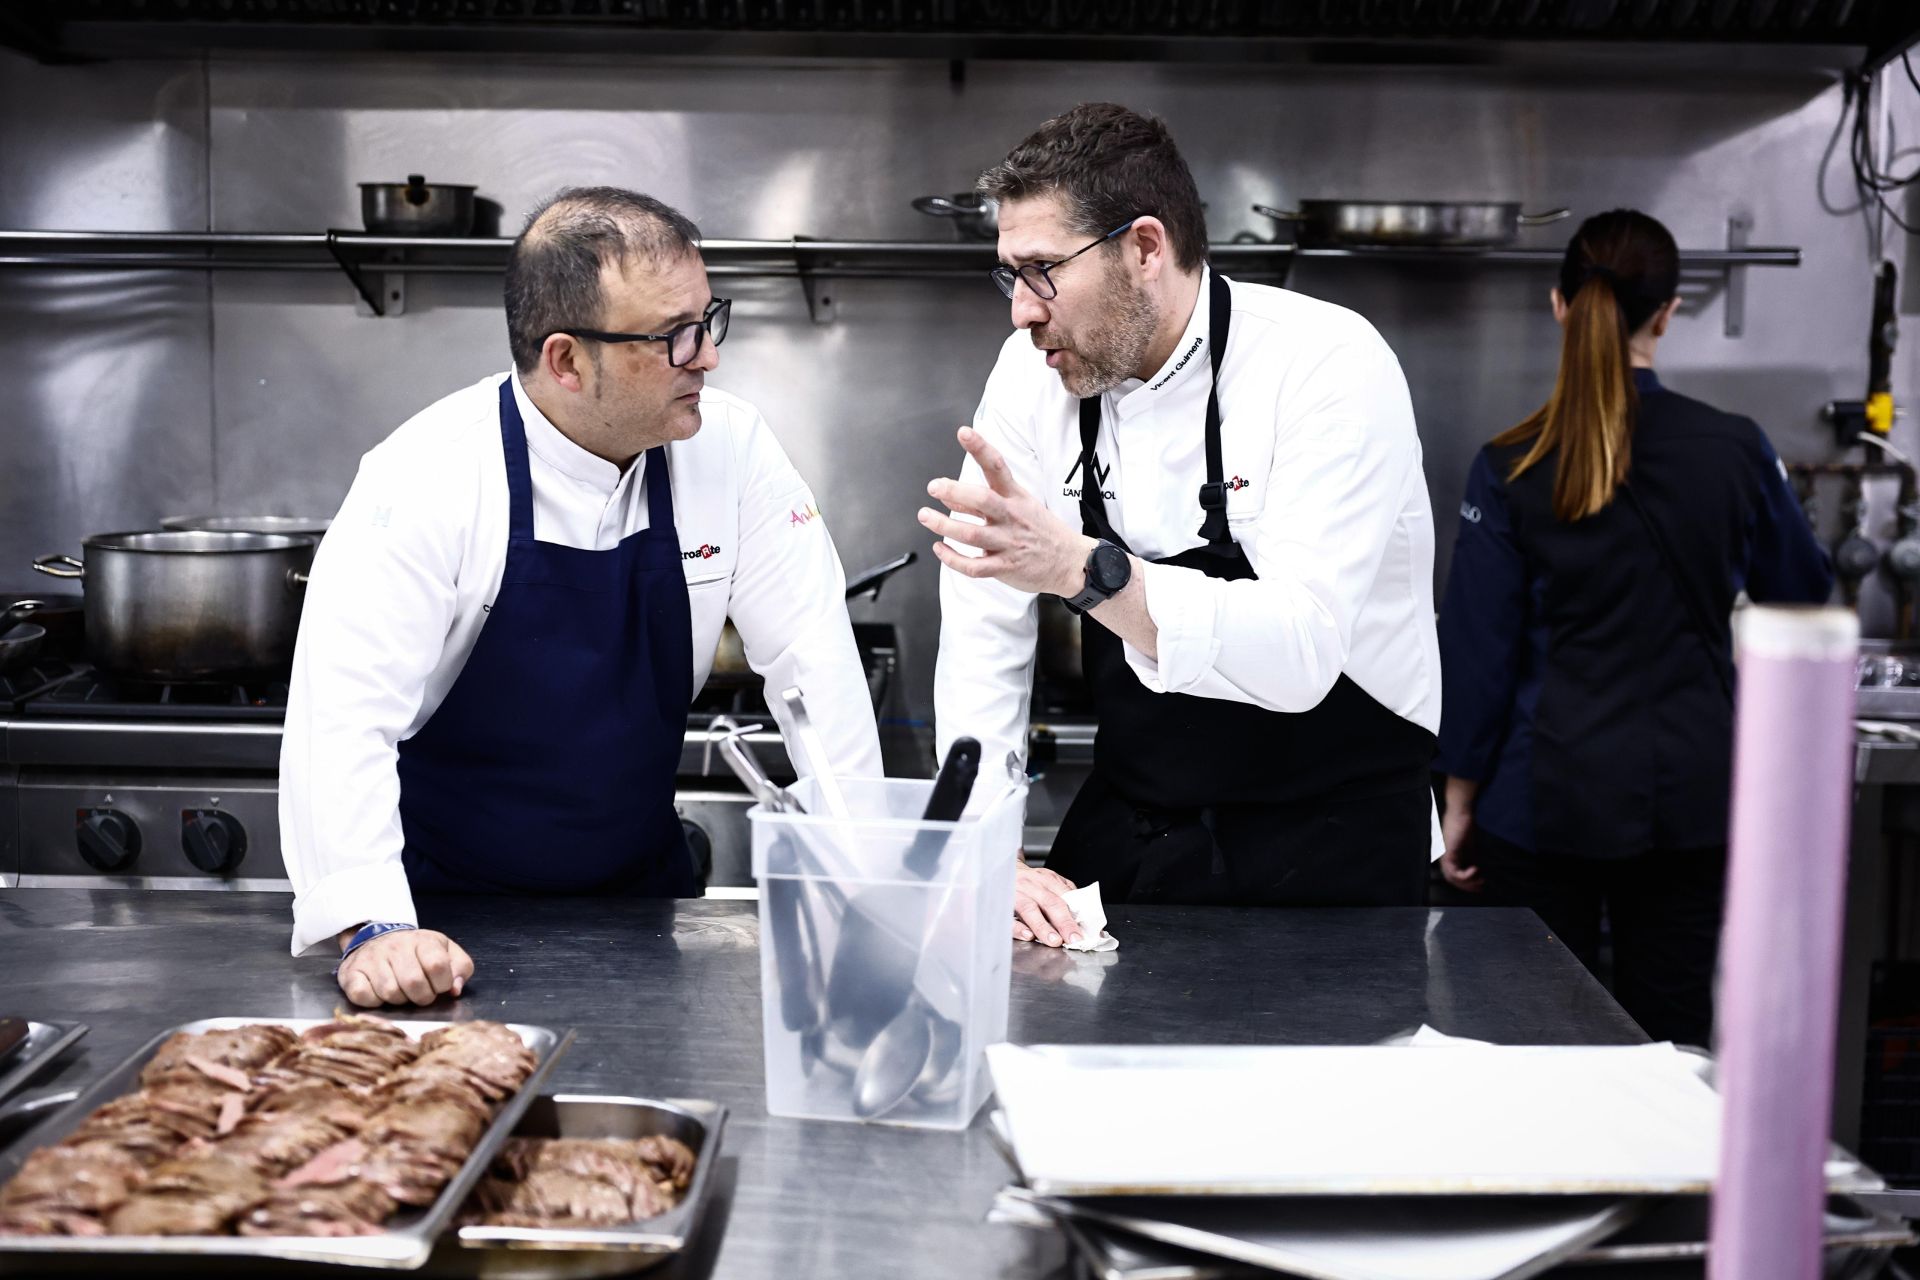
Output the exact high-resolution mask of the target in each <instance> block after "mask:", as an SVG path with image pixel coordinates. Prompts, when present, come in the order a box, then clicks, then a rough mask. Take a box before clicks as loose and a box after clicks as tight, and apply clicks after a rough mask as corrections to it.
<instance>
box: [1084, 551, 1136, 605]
mask: <svg viewBox="0 0 1920 1280" xmlns="http://www.w3.org/2000/svg"><path fill="white" fill-rule="evenodd" d="M1087 575H1088V576H1089V577H1091V578H1092V579H1093V583H1094V585H1095V586H1097V587H1099V588H1100V589H1101V590H1102V591H1106V592H1109V593H1111V592H1114V591H1118V590H1119V589H1120V588H1122V587H1124V586H1126V585H1127V579H1128V578H1130V577H1132V576H1133V566H1132V565H1131V564H1130V563H1128V561H1127V553H1126V552H1124V551H1122V550H1121V549H1120V548H1118V547H1116V546H1114V545H1113V544H1112V543H1111V542H1103V543H1101V544H1100V545H1099V546H1097V547H1095V548H1094V549H1093V563H1092V564H1091V565H1089V566H1088V570H1087Z"/></svg>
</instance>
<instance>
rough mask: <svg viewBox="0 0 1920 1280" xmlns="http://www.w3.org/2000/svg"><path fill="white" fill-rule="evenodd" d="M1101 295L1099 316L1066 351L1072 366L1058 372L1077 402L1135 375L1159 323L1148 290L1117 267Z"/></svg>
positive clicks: (1157, 313)
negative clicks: (1103, 294)
mask: <svg viewBox="0 0 1920 1280" xmlns="http://www.w3.org/2000/svg"><path fill="white" fill-rule="evenodd" d="M1117 267H1118V264H1117V263H1116V264H1115V268H1117ZM1106 295H1107V296H1106V297H1105V298H1104V299H1103V300H1102V306H1101V311H1102V313H1103V318H1102V319H1101V321H1100V322H1099V323H1098V324H1096V325H1095V326H1093V327H1092V328H1091V329H1089V330H1088V331H1087V334H1086V336H1085V337H1084V338H1082V339H1081V340H1080V341H1078V342H1077V343H1075V344H1074V349H1073V350H1072V351H1071V352H1069V353H1068V354H1069V359H1070V360H1071V361H1072V364H1073V366H1074V367H1072V368H1071V369H1069V368H1062V369H1061V370H1060V381H1061V383H1062V384H1063V385H1064V386H1065V387H1066V389H1067V392H1068V394H1070V395H1073V396H1075V397H1077V398H1079V399H1082V400H1085V399H1087V398H1089V397H1091V396H1098V395H1104V394H1106V393H1107V392H1109V391H1111V390H1113V389H1114V388H1115V387H1117V386H1119V385H1120V384H1121V383H1123V382H1125V381H1126V380H1127V379H1128V378H1131V377H1133V376H1134V375H1135V374H1136V373H1137V372H1139V369H1140V361H1141V360H1142V359H1143V358H1144V357H1145V356H1146V353H1147V348H1148V347H1150V346H1151V345H1152V344H1153V333H1154V330H1155V329H1156V328H1157V327H1158V325H1159V322H1160V315H1159V312H1158V311H1157V310H1156V309H1155V307H1154V304H1153V299H1152V298H1151V297H1149V296H1148V294H1147V291H1146V290H1144V289H1142V288H1140V287H1139V286H1137V285H1135V284H1133V283H1132V282H1131V281H1129V280H1127V279H1126V278H1125V277H1124V276H1123V275H1122V274H1121V272H1120V271H1119V270H1118V269H1109V271H1108V272H1107V279H1106Z"/></svg>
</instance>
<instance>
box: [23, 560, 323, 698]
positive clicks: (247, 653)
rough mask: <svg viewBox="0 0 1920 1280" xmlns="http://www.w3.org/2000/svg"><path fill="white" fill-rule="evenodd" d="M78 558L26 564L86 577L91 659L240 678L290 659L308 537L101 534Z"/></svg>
mask: <svg viewBox="0 0 1920 1280" xmlns="http://www.w3.org/2000/svg"><path fill="white" fill-rule="evenodd" d="M81 545H82V547H83V548H84V551H85V560H84V561H82V560H76V559H74V558H73V557H72V556H67V555H47V556H41V557H40V558H39V559H38V560H35V561H34V562H33V567H34V568H35V569H36V570H38V571H39V572H41V573H44V574H48V575H50V576H52V577H55V578H67V579H76V578H77V579H84V580H85V582H86V605H85V612H86V624H87V649H88V652H89V654H90V655H91V657H92V658H93V661H94V664H95V665H96V666H99V667H100V668H101V669H102V670H105V671H108V672H111V673H113V674H115V675H121V676H127V677H131V678H133V679H138V680H158V681H191V680H243V679H248V678H253V677H258V676H271V675H279V674H282V673H284V672H285V671H286V670H287V669H288V668H289V667H291V666H292V664H293V645H294V639H295V637H296V636H297V635H298V633H299V628H300V604H301V600H302V598H303V594H304V589H305V587H306V583H307V570H308V569H309V568H310V567H311V566H312V564H313V549H314V540H313V539H312V538H310V537H293V536H290V535H287V534H276V533H234V532H218V531H207V530H197V531H188V530H167V531H163V532H159V533H103V534H96V535H94V536H93V537H90V538H87V539H86V540H85V541H84V542H83V543H82V544H81Z"/></svg>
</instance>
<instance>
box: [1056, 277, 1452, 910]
mask: <svg viewBox="0 0 1920 1280" xmlns="http://www.w3.org/2000/svg"><path fill="white" fill-rule="evenodd" d="M1208 305H1209V307H1210V321H1211V327H1210V330H1209V333H1210V338H1209V351H1208V354H1209V357H1210V358H1211V360H1212V363H1213V371H1212V372H1213V387H1212V390H1211V391H1210V392H1209V393H1208V396H1207V418H1206V433H1207V434H1206V450H1207V483H1206V484H1205V485H1203V486H1202V487H1201V489H1200V506H1201V508H1202V510H1203V511H1204V512H1205V519H1204V521H1203V522H1202V524H1201V527H1200V534H1201V536H1202V537H1204V538H1205V539H1206V540H1207V541H1206V545H1204V546H1200V547H1194V548H1193V549H1191V550H1188V551H1183V552H1181V553H1180V554H1179V555H1176V556H1172V557H1170V558H1168V559H1165V560H1159V561H1155V563H1157V564H1169V565H1173V566H1175V567H1176V568H1181V569H1198V570H1200V571H1201V572H1202V573H1204V574H1206V575H1207V576H1208V577H1209V578H1223V579H1227V580H1230V581H1237V580H1244V579H1250V578H1254V577H1257V576H1258V575H1257V574H1255V573H1254V571H1253V565H1252V564H1251V563H1250V562H1249V561H1248V560H1247V556H1246V553H1245V552H1244V551H1243V550H1241V548H1240V546H1239V545H1238V544H1237V543H1235V542H1234V540H1233V536H1232V533H1231V530H1230V528H1229V526H1228V523H1227V505H1226V486H1225V484H1224V483H1223V481H1224V478H1225V468H1224V466H1223V464H1222V461H1221V455H1220V364H1221V360H1222V358H1223V356H1224V355H1225V352H1226V347H1227V329H1228V325H1229V323H1230V322H1231V317H1232V306H1231V294H1230V292H1229V290H1228V287H1227V282H1226V280H1225V279H1224V278H1223V277H1221V276H1220V275H1219V274H1218V273H1217V272H1216V273H1214V274H1213V276H1212V288H1211V290H1210V294H1209V299H1208ZM1099 434H1100V398H1099V397H1097V396H1095V397H1092V398H1089V399H1085V400H1082V401H1081V402H1080V467H1081V474H1082V475H1083V476H1089V477H1091V476H1093V475H1094V474H1096V473H1095V469H1094V463H1093V452H1094V446H1095V444H1096V442H1097V441H1098V438H1099ZM1080 515H1081V523H1082V528H1083V530H1084V531H1085V532H1086V533H1087V534H1088V535H1089V536H1091V537H1096V538H1104V539H1106V540H1107V541H1109V542H1112V543H1115V544H1116V545H1118V546H1121V547H1125V546H1126V545H1127V544H1126V542H1125V541H1124V540H1123V539H1122V538H1121V537H1120V535H1119V534H1118V533H1116V532H1114V529H1113V525H1112V524H1111V523H1110V522H1109V521H1108V519H1107V511H1106V503H1105V502H1104V501H1103V500H1102V498H1101V496H1100V488H1099V486H1098V485H1096V484H1093V483H1092V482H1091V481H1089V482H1088V483H1086V484H1084V485H1082V486H1081V491H1080ZM1080 636H1081V656H1082V664H1083V666H1084V668H1085V670H1086V673H1087V684H1088V687H1089V689H1090V690H1091V692H1092V694H1093V706H1094V711H1095V713H1096V714H1097V715H1098V717H1099V721H1100V724H1099V729H1098V731H1097V733H1096V735H1095V738H1094V747H1093V773H1092V776H1091V777H1089V778H1088V780H1087V782H1086V784H1085V785H1083V786H1082V787H1081V789H1080V793H1079V794H1078V795H1077V796H1075V797H1074V801H1073V804H1072V806H1071V807H1070V808H1069V809H1068V810H1067V815H1066V817H1065V818H1064V819H1063V820H1062V821H1061V824H1060V833H1059V835H1058V836H1057V837H1056V838H1055V840H1054V843H1053V848H1052V851H1051V852H1050V853H1049V854H1048V855H1047V866H1048V867H1049V868H1050V869H1052V870H1054V871H1057V872H1059V873H1060V874H1061V875H1063V876H1066V877H1067V878H1068V879H1070V880H1072V881H1074V882H1075V883H1076V884H1087V883H1089V882H1091V881H1094V880H1098V881H1099V882H1100V890H1101V896H1102V897H1103V898H1105V899H1106V900H1108V901H1114V902H1177V903H1210V904H1220V905H1236V906H1392V905H1406V906H1414V905H1421V904H1424V903H1425V902H1426V884H1427V867H1428V862H1429V857H1430V852H1431V844H1430V839H1431V832H1432V827H1431V812H1430V810H1431V805H1432V791H1431V783H1430V779H1429V773H1428V770H1429V768H1430V766H1431V763H1432V760H1433V754H1434V745H1435V742H1434V736H1433V734H1432V733H1430V732H1428V731H1427V730H1426V729H1424V728H1422V727H1420V726H1419V725H1417V724H1414V723H1413V722H1412V721H1410V720H1407V719H1405V718H1403V717H1401V716H1398V715H1395V714H1394V713H1393V712H1391V711H1389V710H1387V709H1386V708H1385V707H1383V706H1381V705H1380V704H1379V703H1378V702H1376V701H1374V699H1373V698H1372V697H1371V696H1369V695H1368V694H1367V693H1366V691H1364V690H1363V689H1361V688H1360V686H1359V685H1357V684H1355V683H1354V682H1353V681H1351V680H1349V679H1348V678H1347V677H1346V676H1345V675H1342V676H1341V677H1340V678H1339V679H1338V680H1337V681H1335V682H1334V686H1333V688H1332V690H1331V691H1329V692H1328V694H1327V696H1326V697H1325V698H1324V699H1323V700H1322V701H1321V702H1320V704H1319V705H1318V706H1316V707H1314V708H1313V709H1312V710H1311V711H1304V712H1300V713H1297V714H1288V713H1283V712H1277V711H1268V710H1266V709H1265V708H1263V707H1256V706H1253V705H1251V704H1249V703H1244V702H1232V701H1227V700H1225V699H1221V698H1202V697H1196V696H1194V695H1192V694H1184V693H1154V692H1152V691H1150V690H1148V689H1147V687H1146V686H1145V685H1143V684H1141V683H1140V680H1139V678H1138V677H1137V676H1135V675H1134V673H1133V669H1132V668H1131V667H1129V666H1128V665H1127V659H1126V654H1125V652H1124V649H1123V646H1122V644H1121V641H1120V638H1119V637H1118V636H1116V635H1114V634H1113V633H1112V632H1111V631H1108V630H1107V629H1106V628H1105V627H1103V626H1100V625H1099V624H1098V623H1097V622H1094V621H1093V620H1092V619H1090V618H1082V619H1081V623H1080Z"/></svg>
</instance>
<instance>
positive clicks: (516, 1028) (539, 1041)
mask: <svg viewBox="0 0 1920 1280" xmlns="http://www.w3.org/2000/svg"><path fill="white" fill-rule="evenodd" d="M329 1021H332V1019H328V1018H272V1017H261V1018H202V1019H200V1020H199V1021H197V1022H186V1023H182V1024H180V1025H179V1026H177V1027H169V1028H167V1029H166V1030H165V1031H162V1032H161V1033H160V1034H159V1035H157V1036H155V1037H154V1038H153V1039H152V1040H150V1041H148V1042H147V1043H146V1044H145V1045H143V1046H141V1047H140V1048H139V1049H138V1050H136V1051H135V1052H134V1053H133V1054H132V1056H130V1057H128V1058H127V1059H126V1061H124V1062H122V1063H120V1065H118V1066H117V1067H115V1068H114V1069H113V1070H112V1071H109V1072H108V1073H107V1074H106V1075H105V1076H103V1077H101V1078H100V1079H99V1080H97V1081H95V1082H94V1084H93V1085H92V1086H91V1087H90V1088H88V1089H87V1090H86V1091H85V1092H83V1093H82V1094H81V1095H80V1096H79V1098H77V1099H75V1100H74V1102H73V1103H72V1104H71V1105H69V1106H68V1107H67V1108H66V1109H65V1110H63V1111H62V1112H61V1113H60V1114H59V1115H57V1116H54V1117H53V1118H51V1119H48V1120H45V1121H42V1122H41V1123H40V1124H39V1125H37V1126H35V1127H34V1129H33V1130H32V1132H31V1133H30V1134H29V1135H28V1136H27V1137H26V1138H24V1139H23V1140H21V1141H20V1142H17V1143H15V1144H14V1145H13V1146H12V1147H11V1148H10V1149H8V1150H6V1151H5V1152H0V1183H5V1182H6V1181H7V1180H8V1179H9V1178H11V1177H13V1175H14V1174H15V1173H18V1172H19V1170H20V1166H21V1165H22V1164H23V1163H24V1162H25V1161H26V1158H27V1156H28V1155H29V1154H31V1153H32V1151H33V1150H34V1149H36V1148H38V1147H42V1146H50V1145H52V1144H54V1143H57V1142H59V1141H60V1140H61V1139H63V1138H65V1137H66V1136H67V1135H68V1134H70V1133H72V1132H73V1131H74V1130H75V1129H78V1128H79V1127H80V1125H81V1123H82V1122H83V1121H85V1120H86V1118H87V1117H88V1116H89V1115H91V1114H92V1113H93V1111H94V1109H95V1108H97V1107H100V1106H102V1105H104V1104H105V1103H108V1102H111V1101H112V1100H113V1099H115V1098H117V1097H120V1096H121V1095H122V1094H126V1093H131V1092H133V1091H134V1090H135V1089H136V1088H138V1086H139V1079H140V1070H141V1068H143V1067H145V1066H146V1065H147V1063H148V1062H149V1061H151V1060H152V1058H153V1055H154V1053H155V1052H156V1051H157V1050H158V1049H159V1048H160V1046H161V1045H162V1044H164V1043H165V1042H166V1040H167V1038H168V1037H169V1036H172V1035H174V1034H175V1033H176V1032H181V1031H189V1032H200V1031H214V1030H225V1029H228V1028H232V1027H244V1026H248V1025H250V1024H260V1023H272V1024H277V1025H279V1026H283V1027H286V1028H288V1029H289V1030H292V1031H294V1032H301V1031H305V1030H306V1029H307V1028H309V1027H316V1026H320V1025H322V1024H324V1023H326V1022H329ZM394 1025H395V1026H397V1027H399V1028H400V1029H401V1030H403V1031H405V1032H406V1033H407V1034H408V1035H411V1036H413V1037H415V1038H416V1039H417V1038H418V1037H420V1036H422V1035H425V1034H426V1033H427V1032H429V1031H434V1030H437V1029H439V1028H441V1027H446V1026H449V1025H452V1024H450V1023H447V1022H423V1021H403V1020H395V1021H394ZM506 1025H507V1027H508V1028H509V1029H510V1030H512V1031H513V1032H514V1033H515V1034H517V1035H518V1036H519V1037H520V1040H521V1042H522V1043H523V1044H525V1045H526V1046H527V1048H529V1049H531V1050H532V1051H533V1054H534V1058H535V1060H536V1061H535V1063H534V1068H533V1074H531V1075H529V1076H528V1077H527V1080H526V1083H525V1084H523V1085H521V1086H520V1091H519V1092H518V1093H516V1094H514V1096H513V1097H511V1098H508V1099H507V1100H506V1101H505V1102H504V1103H502V1104H501V1106H500V1110H499V1111H497V1112H495V1113H494V1117H493V1122H492V1123H491V1124H490V1125H488V1127H487V1130H486V1132H484V1133H482V1134H481V1135H480V1141H479V1142H477V1143H475V1144H474V1148H473V1151H472V1152H471V1153H470V1154H469V1155H468V1156H467V1162H466V1163H465V1164H463V1165H461V1166H460V1171H459V1172H458V1173H456V1174H454V1175H453V1178H452V1180H451V1181H449V1182H448V1183H447V1185H446V1186H445V1187H443V1188H441V1191H440V1196H439V1198H438V1199H436V1200H435V1201H434V1202H433V1203H432V1204H430V1205H428V1206H427V1207H426V1208H424V1209H407V1210H404V1211H403V1212H401V1213H399V1214H397V1215H395V1216H394V1217H393V1218H392V1219H390V1221H389V1226H388V1228H387V1230H385V1231H383V1232H381V1233H380V1234H379V1235H372V1236H353V1237H345V1238H336V1237H317V1236H95V1237H43V1236H0V1255H5V1254H39V1255H56V1254H59V1255H81V1256H113V1255H127V1254H137V1255H156V1254H171V1255H183V1254H184V1255H190V1256H197V1257H204V1258H234V1257H252V1258H287V1259H291V1260H293V1261H297V1262H327V1263H336V1264H340V1265H344V1266H359V1267H389V1268H397V1269H412V1268H415V1267H419V1266H420V1265H422V1264H423V1263H425V1262H426V1260H427V1256H428V1255H429V1254H430V1253H431V1252H432V1251H433V1242H434V1238H435V1237H437V1236H438V1235H439V1234H440V1233H441V1232H442V1231H443V1230H445V1228H446V1227H447V1225H448V1224H449V1223H450V1222H452V1221H453V1216H454V1214H455V1213H456V1212H457V1211H458V1210H459V1208H460V1206H461V1204H462V1203H463V1202H465V1200H466V1198H467V1192H468V1191H470V1190H471V1189H472V1187H473V1184H474V1183H475V1182H477V1181H479V1178H480V1175H481V1174H482V1173H484V1172H485V1171H486V1167H487V1165H488V1164H489V1163H490V1162H491V1161H492V1160H493V1157H494V1154H495V1153H496V1152H498V1151H499V1149H500V1147H501V1145H502V1144H503V1143H505V1142H506V1140H507V1138H508V1136H509V1135H510V1134H511V1133H512V1132H513V1127H514V1126H515V1125H516V1124H518V1123H519V1121H520V1117H521V1115H522V1114H523V1113H525V1111H526V1110H527V1107H528V1106H529V1105H530V1104H531V1103H532V1102H533V1100H534V1099H535V1098H536V1097H537V1096H539V1093H540V1086H541V1085H542V1084H543V1083H544V1082H545V1080H546V1077H547V1074H548V1072H550V1071H551V1070H552V1069H553V1064H554V1063H555V1061H557V1060H558V1059H559V1057H560V1055H561V1054H562V1053H564V1052H566V1049H567V1046H568V1045H569V1044H571V1043H572V1041H573V1032H572V1031H567V1032H564V1033H562V1032H557V1031H553V1030H551V1029H549V1028H547V1027H534V1026H527V1025H525V1024H522V1023H516V1022H510V1023H507V1024H506Z"/></svg>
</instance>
